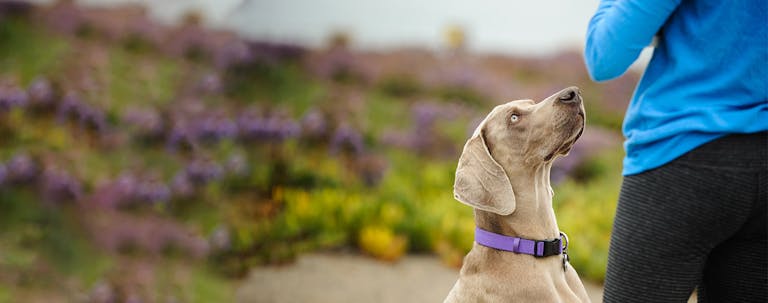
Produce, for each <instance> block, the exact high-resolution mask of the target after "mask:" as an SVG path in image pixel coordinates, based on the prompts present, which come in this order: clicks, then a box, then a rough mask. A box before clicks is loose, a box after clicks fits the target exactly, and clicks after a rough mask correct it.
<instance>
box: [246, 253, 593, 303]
mask: <svg viewBox="0 0 768 303" xmlns="http://www.w3.org/2000/svg"><path fill="white" fill-rule="evenodd" d="M457 277H458V270H457V269H453V268H449V267H447V266H445V265H443V264H442V263H440V260H439V259H438V258H437V257H434V256H426V255H425V256H419V255H409V256H406V257H404V258H402V259H401V260H399V261H398V262H396V263H384V262H381V261H377V260H375V259H372V258H369V257H365V256H361V255H357V254H347V253H315V254H307V255H304V256H302V257H300V258H299V259H298V260H297V261H296V262H295V263H293V264H290V265H283V266H269V267H259V268H255V269H253V270H252V271H251V273H250V275H249V276H248V278H247V279H245V280H244V281H243V284H242V285H241V286H240V288H239V290H238V293H237V302H243V303H245V302H248V303H251V302H255V303H262V302H263V303H290V302H317V303H325V302H328V303H344V302H370V303H389V302H392V303H408V302H419V303H421V302H442V301H443V299H445V296H446V295H447V294H448V291H449V290H450V289H451V287H453V284H454V283H455V282H456V279H457ZM584 286H585V287H586V288H587V292H588V293H589V296H590V298H591V299H592V302H602V295H603V289H602V286H601V285H600V284H596V283H591V282H588V281H585V282H584Z"/></svg>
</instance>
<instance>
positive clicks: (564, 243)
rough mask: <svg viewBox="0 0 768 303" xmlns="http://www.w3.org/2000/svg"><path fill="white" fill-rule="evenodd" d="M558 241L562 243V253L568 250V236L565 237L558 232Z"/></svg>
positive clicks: (562, 233)
mask: <svg viewBox="0 0 768 303" xmlns="http://www.w3.org/2000/svg"><path fill="white" fill-rule="evenodd" d="M560 239H561V240H562V243H563V251H566V250H567V249H568V235H566V234H565V233H564V232H562V231H561V232H560Z"/></svg>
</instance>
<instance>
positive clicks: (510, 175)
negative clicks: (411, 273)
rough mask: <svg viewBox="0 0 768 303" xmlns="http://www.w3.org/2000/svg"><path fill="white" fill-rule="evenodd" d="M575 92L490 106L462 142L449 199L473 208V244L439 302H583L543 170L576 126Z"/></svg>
mask: <svg viewBox="0 0 768 303" xmlns="http://www.w3.org/2000/svg"><path fill="white" fill-rule="evenodd" d="M584 125H585V116H584V105H583V103H582V99H581V95H580V91H579V89H578V88H577V87H569V88H566V89H564V90H562V91H560V92H558V93H556V94H554V95H552V96H550V97H548V98H546V99H544V100H543V101H541V102H539V103H536V102H534V101H532V100H517V101H512V102H509V103H506V104H502V105H499V106H497V107H496V108H494V109H493V111H491V113H490V114H488V116H487V117H486V118H485V120H483V122H481V123H480V125H479V126H478V127H477V129H476V130H475V132H474V134H473V135H472V137H471V138H470V139H469V140H468V141H467V143H466V145H464V151H463V152H462V154H461V158H460V159H459V165H458V167H457V169H456V181H455V183H454V188H453V190H454V196H455V197H456V199H457V200H459V201H460V202H462V203H464V204H467V205H469V206H472V207H473V208H474V209H475V224H476V226H477V229H476V234H475V243H474V246H473V247H472V250H471V251H470V252H469V254H467V256H466V257H465V258H464V265H463V267H462V268H461V272H460V275H459V280H458V281H457V282H456V284H455V285H454V286H453V289H451V292H450V293H449V294H448V297H447V298H446V299H445V302H589V298H588V297H587V292H586V290H585V289H584V285H583V284H582V283H581V280H579V276H578V274H577V273H576V271H575V270H574V269H573V268H572V267H571V266H569V265H568V259H567V258H568V257H567V255H566V252H567V250H565V248H567V245H568V243H567V237H565V235H564V234H561V233H560V230H559V229H558V227H557V222H556V220H555V213H554V210H553V209H552V195H553V192H552V188H551V187H550V183H549V182H550V181H549V171H550V168H551V167H552V161H553V160H554V158H555V157H557V156H560V155H566V154H567V153H568V152H569V151H570V149H571V147H572V146H573V143H574V142H576V139H578V138H579V136H581V133H582V132H583V131H584Z"/></svg>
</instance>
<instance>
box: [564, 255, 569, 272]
mask: <svg viewBox="0 0 768 303" xmlns="http://www.w3.org/2000/svg"><path fill="white" fill-rule="evenodd" d="M570 260H571V258H570V257H568V254H566V253H563V271H566V270H567V269H568V261H570Z"/></svg>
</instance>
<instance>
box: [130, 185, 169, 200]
mask: <svg viewBox="0 0 768 303" xmlns="http://www.w3.org/2000/svg"><path fill="white" fill-rule="evenodd" d="M134 195H135V199H136V200H138V201H141V202H148V203H153V202H159V203H167V202H168V201H170V200H171V189H170V188H169V187H168V186H166V185H165V184H162V183H160V182H151V181H144V182H141V183H139V184H138V186H137V187H136V192H135V193H134Z"/></svg>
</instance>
